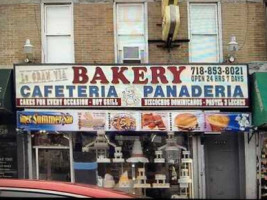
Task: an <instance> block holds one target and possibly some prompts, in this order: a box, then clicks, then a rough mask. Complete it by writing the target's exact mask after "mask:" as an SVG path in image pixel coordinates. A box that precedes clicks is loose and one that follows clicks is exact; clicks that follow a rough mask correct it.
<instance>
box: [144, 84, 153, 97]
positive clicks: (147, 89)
mask: <svg viewBox="0 0 267 200" xmlns="http://www.w3.org/2000/svg"><path fill="white" fill-rule="evenodd" d="M152 92H153V87H152V86H144V97H147V96H148V95H149V94H151V93H152Z"/></svg>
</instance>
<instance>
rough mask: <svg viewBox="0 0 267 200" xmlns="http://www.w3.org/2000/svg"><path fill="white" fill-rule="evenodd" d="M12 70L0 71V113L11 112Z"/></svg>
mask: <svg viewBox="0 0 267 200" xmlns="http://www.w3.org/2000/svg"><path fill="white" fill-rule="evenodd" d="M11 75H12V69H0V112H3V111H7V112H12V103H13V98H12V93H14V92H12V89H13V88H12V78H11V77H12V76H11Z"/></svg>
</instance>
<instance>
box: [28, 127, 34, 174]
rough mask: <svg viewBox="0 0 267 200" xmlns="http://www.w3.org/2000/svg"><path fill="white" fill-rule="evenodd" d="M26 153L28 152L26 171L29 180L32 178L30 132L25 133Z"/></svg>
mask: <svg viewBox="0 0 267 200" xmlns="http://www.w3.org/2000/svg"><path fill="white" fill-rule="evenodd" d="M27 152H28V171H29V179H32V178H33V171H32V164H33V163H32V137H31V132H30V131H28V132H27Z"/></svg>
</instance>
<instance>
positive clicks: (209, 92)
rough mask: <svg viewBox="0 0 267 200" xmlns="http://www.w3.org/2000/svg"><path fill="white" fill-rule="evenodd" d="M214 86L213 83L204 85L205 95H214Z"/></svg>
mask: <svg viewBox="0 0 267 200" xmlns="http://www.w3.org/2000/svg"><path fill="white" fill-rule="evenodd" d="M212 87H213V86H211V85H205V86H204V97H213V95H212Z"/></svg>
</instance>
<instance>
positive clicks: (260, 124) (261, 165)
mask: <svg viewBox="0 0 267 200" xmlns="http://www.w3.org/2000/svg"><path fill="white" fill-rule="evenodd" d="M266 79H267V73H265V72H255V73H253V75H252V86H253V88H252V114H253V121H252V122H253V126H254V127H255V128H254V132H253V133H251V134H254V135H255V137H256V138H257V161H258V162H257V178H258V179H257V183H258V185H257V186H258V197H259V198H261V199H265V198H267V126H266V125H267V102H266V100H267V91H266V88H265V86H266ZM251 137H252V136H251Z"/></svg>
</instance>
